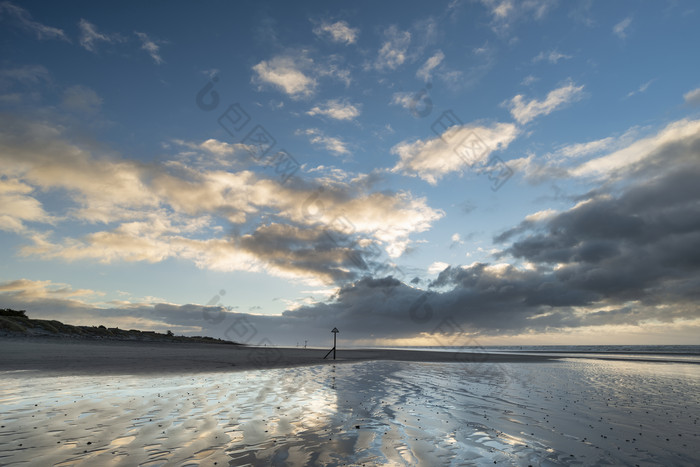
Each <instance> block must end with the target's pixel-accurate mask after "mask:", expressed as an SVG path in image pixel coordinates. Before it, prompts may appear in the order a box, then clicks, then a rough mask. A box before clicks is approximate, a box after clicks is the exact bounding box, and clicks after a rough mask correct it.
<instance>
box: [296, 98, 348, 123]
mask: <svg viewBox="0 0 700 467" xmlns="http://www.w3.org/2000/svg"><path fill="white" fill-rule="evenodd" d="M306 114H307V115H312V116H313V115H325V116H326V117H330V118H333V119H335V120H352V119H354V118H355V117H358V116H359V115H360V109H359V104H351V103H350V102H349V101H348V100H347V99H342V100H341V99H330V100H327V101H326V102H324V103H323V104H320V105H317V106H314V107H313V108H311V110H309V111H308V112H306Z"/></svg>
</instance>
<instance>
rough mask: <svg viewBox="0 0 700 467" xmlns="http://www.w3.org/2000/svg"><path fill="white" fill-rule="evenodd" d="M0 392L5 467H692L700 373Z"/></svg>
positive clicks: (509, 372) (170, 379) (427, 368)
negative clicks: (187, 466) (574, 466)
mask: <svg viewBox="0 0 700 467" xmlns="http://www.w3.org/2000/svg"><path fill="white" fill-rule="evenodd" d="M2 376H3V378H2V380H0V406H1V407H2V417H1V418H2V421H1V422H0V465H27V463H29V464H31V465H57V466H69V465H100V466H112V465H115V466H116V465H125V466H126V465H129V466H132V465H141V466H156V465H158V466H161V465H201V466H213V465H217V466H221V465H232V466H242V465H251V466H258V465H260V466H263V465H264V466H269V465H275V466H296V465H324V466H336V465H368V466H369V465H388V466H399V465H401V466H407V465H411V466H413V465H417V466H431V467H432V466H436V465H494V464H495V465H517V466H528V465H532V466H554V465H640V466H650V465H698V464H700V454H698V453H697V450H696V449H694V446H696V445H697V441H698V438H697V437H698V430H697V423H698V418H699V417H700V368H699V366H698V365H687V364H686V365H681V364H664V363H645V362H608V361H599V360H580V359H576V360H573V359H572V360H563V361H552V362H549V363H545V364H542V363H538V362H517V363H513V362H510V363H508V362H500V363H496V362H486V363H478V362H472V363H468V364H459V363H444V362H434V363H420V362H405V361H359V362H346V363H345V364H337V363H336V364H334V363H330V364H323V365H311V366H297V367H293V368H273V369H267V370H264V371H259V370H242V371H227V372H221V371H217V372H197V373H190V374H188V373H183V374H176V373H174V372H173V373H163V374H159V375H145V374H138V375H115V374H105V375H101V376H88V375H79V376H74V375H71V376H66V375H64V376H50V375H46V374H44V373H42V372H35V371H29V372H27V371H13V372H5V373H4V374H3V375H2Z"/></svg>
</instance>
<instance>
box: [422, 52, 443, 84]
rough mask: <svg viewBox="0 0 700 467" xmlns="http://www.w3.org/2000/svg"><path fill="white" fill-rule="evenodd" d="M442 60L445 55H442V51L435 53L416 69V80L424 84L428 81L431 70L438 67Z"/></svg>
mask: <svg viewBox="0 0 700 467" xmlns="http://www.w3.org/2000/svg"><path fill="white" fill-rule="evenodd" d="M444 59H445V54H444V53H442V50H438V51H437V52H435V54H433V56H432V57H430V58H429V59H428V60H426V61H425V63H424V64H423V66H421V67H420V68H419V69H418V71H417V72H416V78H419V79H422V80H423V81H425V82H428V81H430V78H431V76H432V72H433V70H434V69H435V68H436V67H437V66H438V65H440V63H442V61H443V60H444Z"/></svg>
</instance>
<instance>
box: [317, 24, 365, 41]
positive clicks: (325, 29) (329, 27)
mask: <svg viewBox="0 0 700 467" xmlns="http://www.w3.org/2000/svg"><path fill="white" fill-rule="evenodd" d="M359 32H360V30H359V29H357V28H351V27H350V26H349V25H348V23H347V22H346V21H336V22H335V23H330V22H327V21H324V22H322V23H321V24H320V25H318V26H316V27H315V28H314V34H316V35H317V36H319V37H329V38H330V40H331V41H333V42H337V43H342V44H353V43H354V42H355V41H356V40H357V36H358V34H359Z"/></svg>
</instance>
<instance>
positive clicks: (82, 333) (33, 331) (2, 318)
mask: <svg viewBox="0 0 700 467" xmlns="http://www.w3.org/2000/svg"><path fill="white" fill-rule="evenodd" d="M2 336H5V337H44V338H45V337H56V338H70V339H90V340H113V341H139V342H191V343H195V342H196V343H212V344H232V345H240V344H238V343H237V342H231V341H226V340H222V339H214V338H213V337H201V336H194V337H186V336H175V335H173V334H172V333H170V332H168V334H162V333H158V332H154V331H139V330H138V329H130V330H128V331H127V330H125V329H119V328H107V327H105V326H73V325H71V324H63V323H62V322H60V321H56V320H45V319H32V318H29V317H28V316H27V315H26V312H25V311H23V310H21V311H17V310H10V309H0V337H2Z"/></svg>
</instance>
